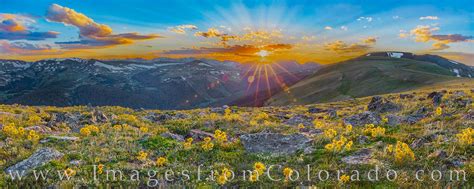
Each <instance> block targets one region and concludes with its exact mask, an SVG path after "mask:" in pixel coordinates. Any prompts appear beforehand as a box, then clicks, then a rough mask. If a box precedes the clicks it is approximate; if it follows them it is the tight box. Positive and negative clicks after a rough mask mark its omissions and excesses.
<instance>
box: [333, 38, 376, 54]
mask: <svg viewBox="0 0 474 189" xmlns="http://www.w3.org/2000/svg"><path fill="white" fill-rule="evenodd" d="M324 48H325V49H326V50H329V51H334V52H337V53H364V52H367V51H368V50H369V49H370V48H371V46H369V45H363V44H357V43H353V44H346V43H345V42H343V41H340V40H337V41H334V42H331V43H326V44H325V45H324Z"/></svg>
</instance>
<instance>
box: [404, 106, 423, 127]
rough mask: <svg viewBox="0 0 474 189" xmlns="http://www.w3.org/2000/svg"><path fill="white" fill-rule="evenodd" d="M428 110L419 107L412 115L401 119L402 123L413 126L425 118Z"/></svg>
mask: <svg viewBox="0 0 474 189" xmlns="http://www.w3.org/2000/svg"><path fill="white" fill-rule="evenodd" d="M427 112H428V108H426V107H421V108H419V109H418V110H416V111H415V112H414V113H412V114H411V115H407V116H404V117H402V120H401V121H402V122H403V123H407V124H410V125H411V124H415V123H416V122H418V121H420V120H421V119H423V118H425V117H426V116H427Z"/></svg>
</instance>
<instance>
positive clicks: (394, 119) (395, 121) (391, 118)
mask: <svg viewBox="0 0 474 189" xmlns="http://www.w3.org/2000/svg"><path fill="white" fill-rule="evenodd" d="M385 117H386V118H387V119H388V122H387V124H388V125H390V126H397V125H400V124H401V123H402V121H403V118H402V117H401V116H397V115H391V114H390V115H387V116H385Z"/></svg>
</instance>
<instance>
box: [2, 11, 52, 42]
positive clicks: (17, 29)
mask: <svg viewBox="0 0 474 189" xmlns="http://www.w3.org/2000/svg"><path fill="white" fill-rule="evenodd" d="M34 22H35V21H34V20H33V19H32V18H29V17H27V16H23V15H16V14H0V39H5V40H44V39H47V38H56V37H57V35H58V34H59V33H58V32H53V31H48V32H36V31H31V30H30V29H29V28H28V27H27V26H26V24H31V23H34Z"/></svg>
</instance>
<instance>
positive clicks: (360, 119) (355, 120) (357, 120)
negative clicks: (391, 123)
mask: <svg viewBox="0 0 474 189" xmlns="http://www.w3.org/2000/svg"><path fill="white" fill-rule="evenodd" d="M343 121H344V123H345V124H351V125H352V126H364V125H365V124H375V125H377V124H380V123H381V122H382V120H381V118H380V115H378V114H377V113H375V112H368V111H366V112H363V113H360V114H355V115H353V116H350V117H346V118H344V119H343Z"/></svg>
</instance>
